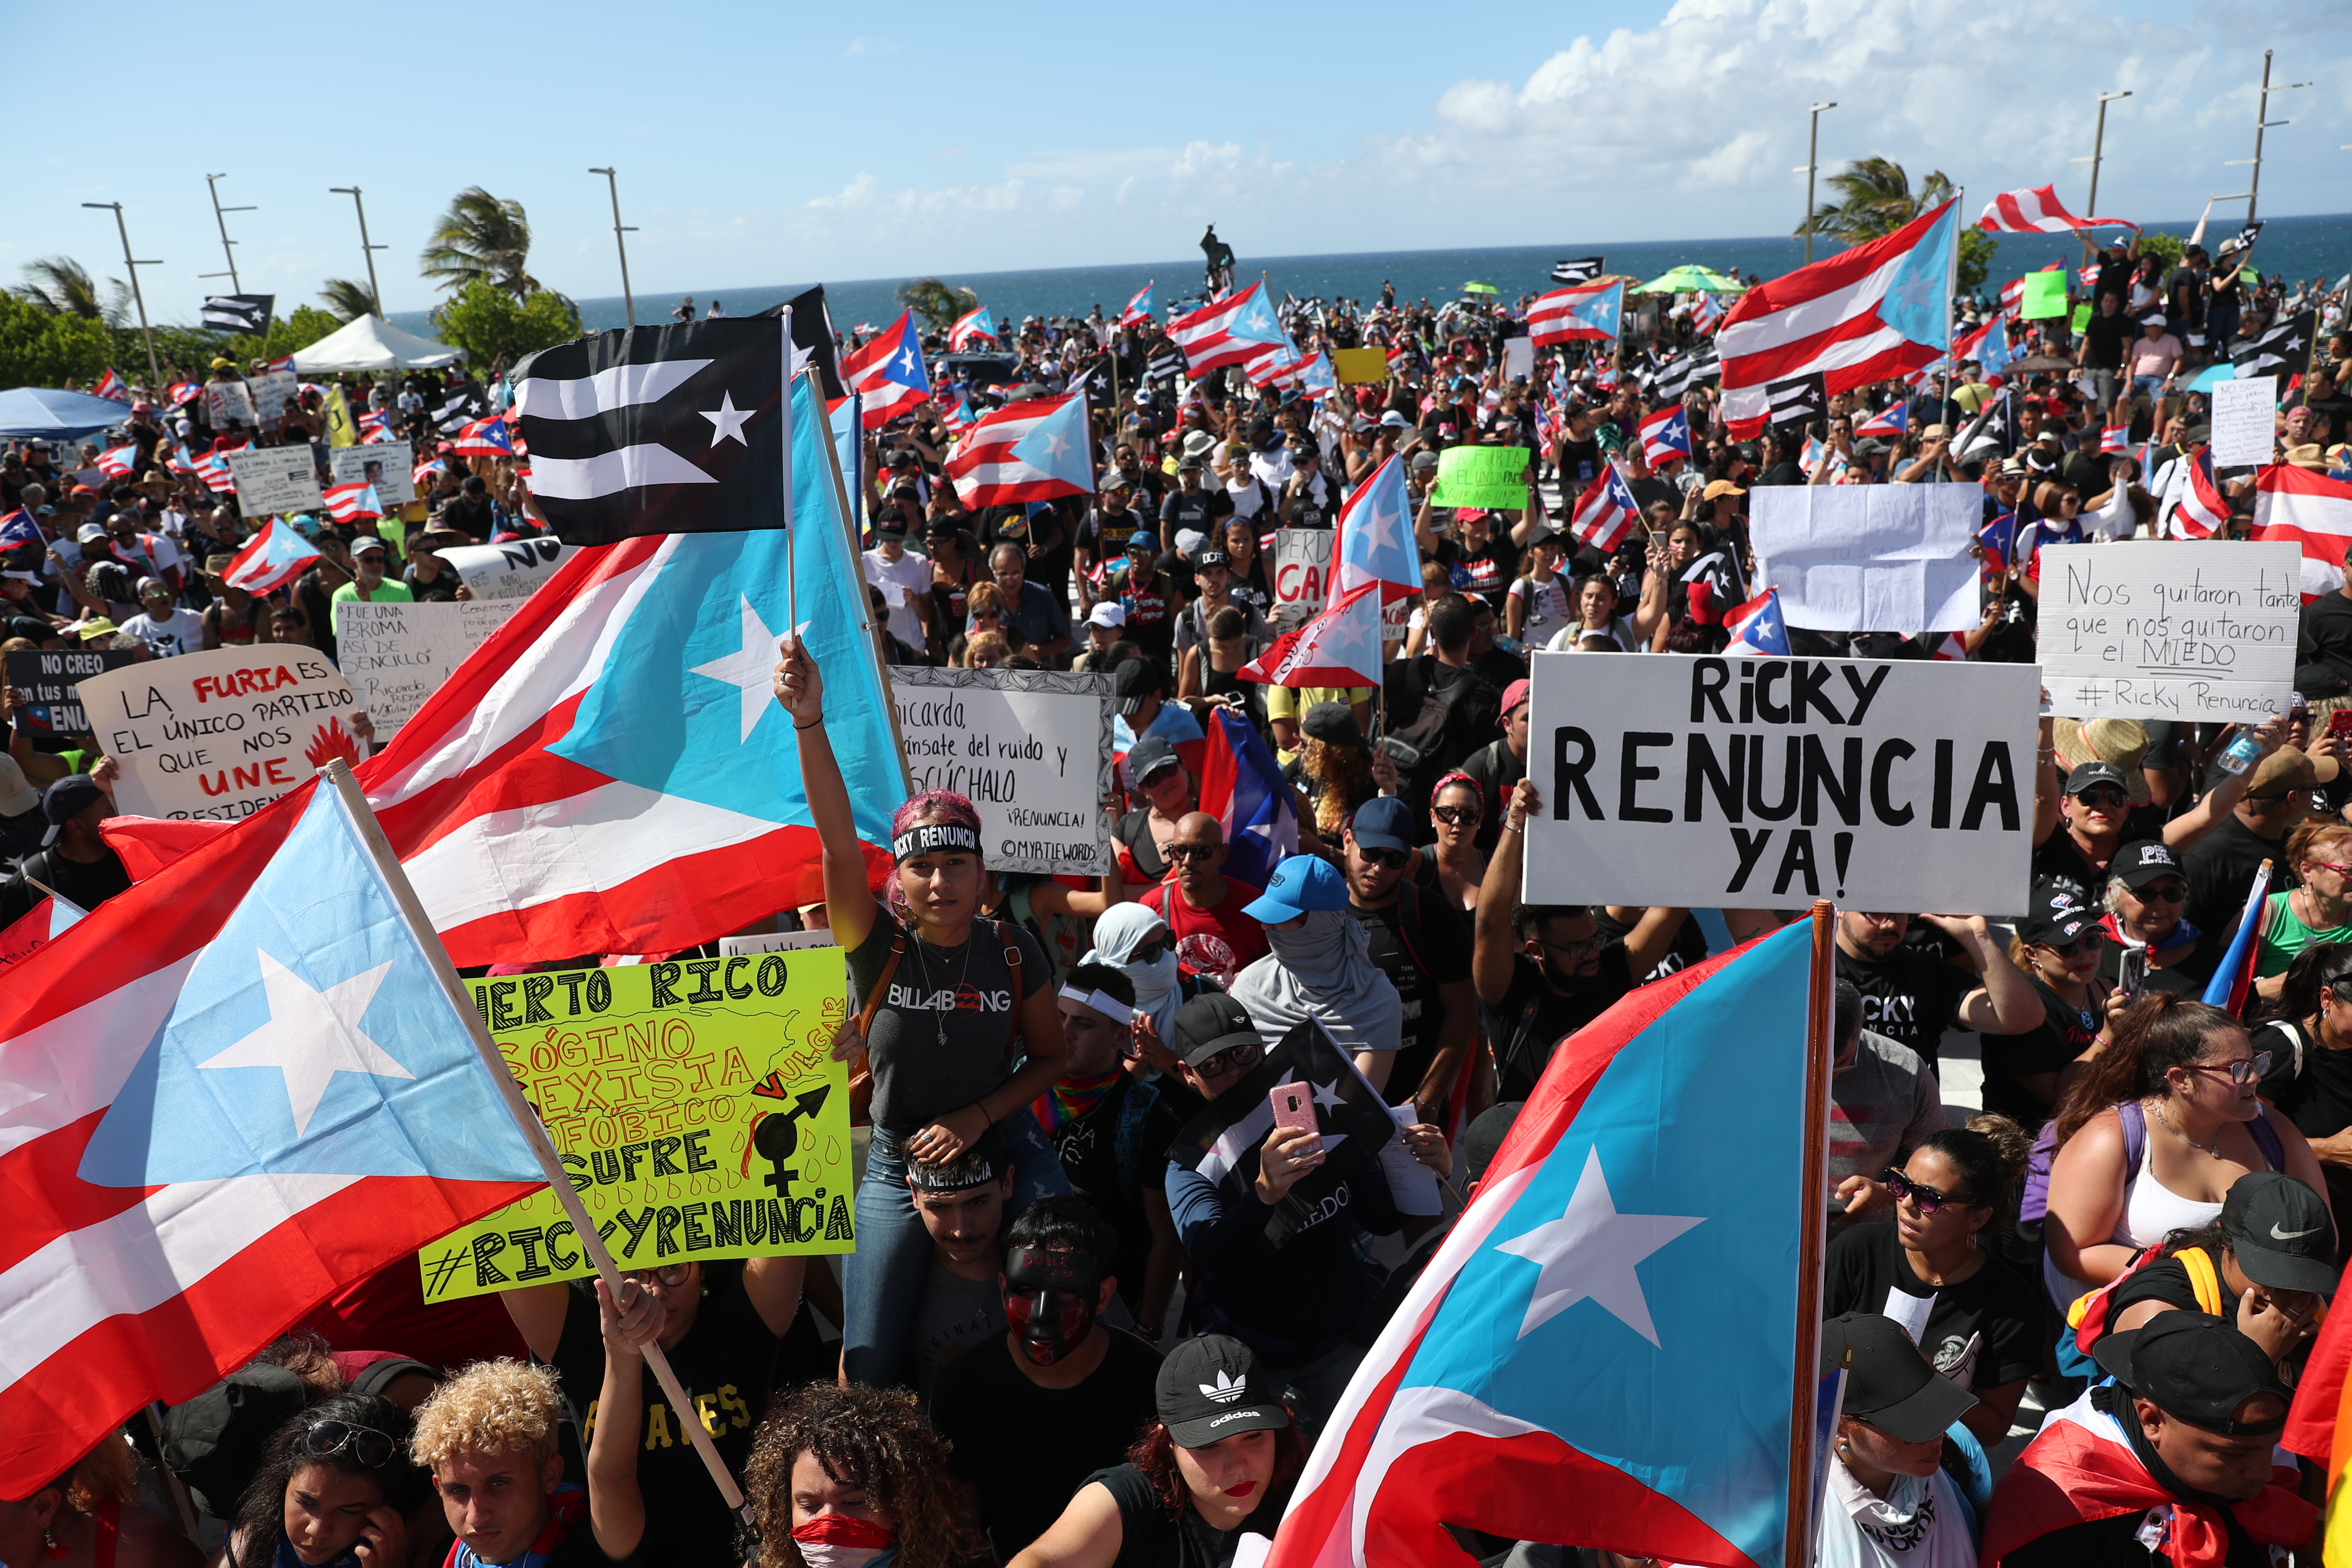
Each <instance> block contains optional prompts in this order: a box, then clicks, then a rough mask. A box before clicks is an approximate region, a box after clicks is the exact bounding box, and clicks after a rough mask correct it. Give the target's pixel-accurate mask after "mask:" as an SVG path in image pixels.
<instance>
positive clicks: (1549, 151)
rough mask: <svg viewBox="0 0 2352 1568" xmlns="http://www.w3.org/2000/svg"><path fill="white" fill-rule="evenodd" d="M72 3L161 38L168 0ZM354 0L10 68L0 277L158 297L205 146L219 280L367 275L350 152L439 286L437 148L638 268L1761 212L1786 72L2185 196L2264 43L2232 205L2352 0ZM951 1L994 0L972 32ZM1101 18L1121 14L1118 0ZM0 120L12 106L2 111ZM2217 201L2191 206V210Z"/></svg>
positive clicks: (1991, 169)
mask: <svg viewBox="0 0 2352 1568" xmlns="http://www.w3.org/2000/svg"><path fill="white" fill-rule="evenodd" d="M401 15H402V16H403V17H405V16H411V15H415V16H432V17H434V18H435V20H434V21H433V22H432V23H431V24H430V25H429V26H411V25H405V24H404V22H403V21H396V20H394V18H393V16H391V14H377V13H371V12H368V11H366V10H365V9H363V8H352V7H326V8H322V9H316V10H312V11H307V12H304V13H302V14H301V15H300V16H299V18H297V17H296V16H293V15H292V14H290V13H289V14H284V15H268V14H261V13H257V14H254V16H251V17H249V18H248V19H247V22H246V23H245V24H242V25H236V26H226V30H224V31H215V32H213V33H210V34H208V35H206V37H207V40H208V41H205V43H204V44H203V47H204V48H205V50H206V62H205V67H204V69H203V71H202V73H201V74H202V75H203V76H204V78H205V79H206V80H207V81H209V82H211V83H213V84H215V86H216V87H217V89H218V90H217V92H216V93H208V94H205V95H204V96H191V97H189V98H188V99H187V100H186V101H185V102H184V103H183V104H181V105H179V106H177V107H174V108H173V109H172V110H170V112H169V114H168V115H167V116H165V117H163V118H161V119H159V118H157V117H156V116H154V115H152V114H151V113H149V112H147V111H146V110H144V109H143V107H142V105H143V103H144V101H145V100H144V97H143V94H142V92H141V91H139V90H130V89H126V90H125V91H124V92H122V93H121V94H117V93H115V92H113V91H112V90H111V89H109V88H108V87H107V86H106V85H105V84H104V83H102V82H100V81H98V80H94V79H91V78H89V76H87V75H86V74H85V73H80V72H76V71H73V70H69V69H68V70H57V71H40V72H31V73H21V74H23V76H24V79H23V80H21V81H18V82H16V83H13V84H12V86H11V104H10V108H11V119H12V123H13V124H14V125H16V127H17V131H16V134H14V135H12V136H10V137H9V138H8V139H7V141H6V142H5V145H4V146H0V172H5V175H6V176H7V178H8V180H9V183H10V185H11V188H12V189H13V190H14V191H15V192H16V196H15V198H14V199H13V201H12V202H11V204H10V210H9V215H8V221H7V223H6V224H5V226H0V279H5V280H13V279H15V277H16V274H17V271H18V269H19V268H21V267H22V266H23V265H24V263H25V262H26V261H28V260H31V259H32V258H36V257H41V256H48V255H54V254H66V255H70V256H74V257H76V258H79V259H80V260H82V261H83V262H84V263H85V264H87V265H89V266H90V267H91V268H92V269H93V270H94V271H97V272H99V273H100V274H101V275H102V276H114V275H118V274H119V273H120V272H121V264H120V255H121V251H120V247H119V244H118V241H117V239H116V237H115V233H114V226H113V223H112V221H111V216H110V215H109V214H106V213H102V212H92V211H87V210H85V209H83V208H82V207H81V206H80V205H79V204H80V203H82V202H84V201H113V200H120V201H121V202H123V203H124V204H125V209H126V216H127V217H128V219H129V221H130V224H131V241H132V244H133V245H134V246H135V247H136V248H137V250H138V253H139V254H140V255H141V256H142V257H158V258H163V262H164V265H163V266H161V267H156V268H146V269H144V271H143V273H142V281H143V282H144V284H145V287H146V289H147V294H148V303H149V308H150V310H152V312H153V313H154V315H155V316H156V317H157V319H159V320H163V321H175V320H176V321H188V320H192V319H193V317H194V311H195V308H196V304H197V301H198V300H199V299H200V298H201V297H202V295H204V294H205V293H206V292H210V291H215V290H225V289H226V287H227V282H226V279H220V280H218V281H206V280H204V279H200V277H199V274H201V273H205V272H214V271H218V270H220V269H221V268H222V267H223V265H224V264H223V261H222V258H221V248H220V243H219V239H218V236H217V234H216V231H215V228H214V226H213V216H212V209H211V206H210V205H209V203H208V201H207V199H206V195H205V174H218V173H222V172H224V171H226V173H227V174H228V178H226V179H225V180H223V181H222V182H221V186H220V188H221V192H222V200H223V201H224V202H226V203H232V204H236V205H245V204H252V205H257V207H258V208H259V209H260V210H258V211H257V212H251V213H239V214H233V215H231V216H230V218H229V223H230V225H231V228H230V233H231V234H232V235H233V236H234V237H236V238H237V239H238V241H239V242H240V243H239V246H238V252H237V254H238V265H239V268H240V270H241V272H242V274H243V281H244V285H245V287H246V289H247V291H249V292H257V293H260V292H274V293H277V294H278V295H279V296H280V297H281V298H280V300H279V309H280V310H281V312H282V311H284V310H289V309H290V308H291V307H292V306H293V305H294V304H296V303H299V302H303V301H309V300H314V299H315V296H316V292H317V289H318V286H319V282H320V279H324V278H327V277H330V276H341V277H360V276H363V271H362V260H361V256H360V249H359V234H358V227H357V224H356V222H355V221H354V218H353V216H352V202H351V198H350V197H348V196H340V195H330V194H329V192H328V187H329V186H331V185H349V184H358V185H360V186H362V188H363V189H364V191H365V192H366V199H367V213H368V226H369V228H370V230H371V231H372V234H373V237H374V238H375V239H376V240H377V241H379V242H381V243H383V244H385V245H387V246H388V247H390V248H388V249H386V250H383V251H380V252H378V253H377V258H376V264H377V268H378V270H379V275H380V277H381V279H382V281H383V293H384V297H385V303H386V305H387V306H388V308H390V309H392V310H415V309H420V308H423V307H425V306H427V305H430V304H431V303H433V302H434V300H436V298H437V297H438V296H437V294H436V290H435V289H434V288H433V287H432V286H431V285H429V284H427V283H426V282H425V280H424V279H421V278H420V277H418V276H417V271H416V262H415V258H416V254H417V252H418V250H420V249H421V248H422V247H423V245H424V243H425V235H426V233H427V231H428V229H429V227H430V226H431V224H432V221H433V219H434V217H435V216H436V215H437V214H438V213H439V211H440V210H441V209H442V208H443V207H444V206H445V205H446V203H447V201H448V198H449V197H450V196H451V195H453V194H455V193H456V192H457V190H459V189H461V188H463V187H464V186H467V185H469V184H481V185H484V186H486V187H487V188H488V189H489V190H490V191H491V192H493V193H494V194H496V195H500V196H510V197H513V198H516V199H518V200H520V201H521V202H522V203H523V204H524V205H525V206H526V208H527V209H528V210H529V212H530V219H531V222H532V225H533V227H534V230H535V233H536V242H535V248H534V250H533V254H532V261H531V269H532V271H533V272H534V274H536V275H537V276H538V277H539V278H540V279H542V280H543V281H545V282H546V283H548V284H549V285H550V286H551V287H554V288H557V289H562V290H563V291H565V292H567V293H570V294H573V295H578V296H583V297H587V296H599V295H608V294H615V293H618V292H619V276H618V271H617V268H616V265H615V263H614V256H613V243H612V234H611V223H612V217H611V212H610V209H609V207H608V205H607V203H606V196H605V188H604V181H603V179H602V178H599V177H594V176H591V175H590V174H587V173H586V170H587V168H588V167H589V166H590V165H592V164H605V163H611V164H614V165H615V166H616V167H617V168H618V169H619V171H620V177H621V198H622V204H623V209H624V216H625V218H626V219H627V221H629V222H631V223H633V224H635V225H637V226H639V229H640V232H639V233H636V234H634V235H632V236H630V237H629V262H630V271H631V276H632V281H633V282H634V283H635V288H636V289H637V291H638V292H639V294H640V295H654V296H660V295H664V294H671V293H677V292H682V291H687V290H697V291H706V292H707V291H709V290H713V289H729V288H746V287H751V286H755V285H760V284H768V283H782V282H787V281H792V280H795V279H858V278H872V277H887V276H900V275H906V274H911V273H927V272H940V273H948V274H952V273H957V272H972V271H984V270H993V269H1000V268H1030V267H1052V266H1056V265H1065V264H1066V265H1093V264H1109V263H1117V262H1122V261H1141V260H1155V259H1160V258H1178V257H1183V256H1189V255H1191V254H1192V245H1193V242H1194V241H1195V240H1196V239H1197V238H1198V237H1199V235H1200V231H1201V227H1202V224H1203V222H1205V221H1209V220H1213V221H1215V222H1216V223H1217V225H1218V226H1219V231H1220V232H1221V233H1222V234H1223V235H1224V236H1225V237H1226V238H1228V239H1229V240H1231V241H1232V242H1233V243H1234V245H1235V246H1236V247H1238V248H1240V249H1242V250H1243V251H1244V252H1246V253H1252V254H1256V255H1261V256H1265V255H1286V254H1300V253H1314V252H1327V251H1367V250H1383V249H1394V250H1421V249H1432V248H1444V247H1457V246H1483V245H1540V244H1547V243H1550V242H1552V241H1554V240H1558V239H1562V238H1565V237H1569V236H1575V237H1584V238H1590V239H1597V240H1637V239H1663V238H1681V237H1732V236H1746V235H1756V234H1768V233H1785V232H1787V231H1788V230H1789V229H1790V228H1791V227H1793V226H1795V225H1796V223H1797V222H1798V221H1799V219H1800V218H1801V208H1802V205H1803V178H1802V176H1801V174H1794V173H1791V170H1792V169H1793V168H1794V167H1795V166H1796V165H1799V164H1801V163H1803V162H1804V157H1805V132H1806V119H1807V117H1806V109H1807V106H1808V105H1809V104H1810V103H1811V102H1812V101H1814V100H1816V99H1823V100H1836V101H1837V102H1838V104H1839V105H1840V107H1839V108H1838V109H1836V110H1832V111H1830V112H1829V113H1827V114H1824V115H1823V116H1822V163H1823V165H1824V166H1825V167H1833V166H1834V165H1835V164H1836V163H1839V162H1841V161H1842V160H1843V159H1845V158H1850V157H1857V156H1862V155H1864V154H1868V153H1881V154H1884V155H1886V156H1889V157H1892V158H1895V160H1897V161H1898V162H1900V163H1904V164H1905V165H1906V167H1907V168H1909V169H1910V170H1911V171H1912V173H1913V174H1914V176H1915V177H1916V176H1917V175H1919V174H1925V173H1926V172H1927V170H1929V169H1934V168H1940V169H1942V170H1943V171H1944V172H1945V173H1947V174H1949V175H1950V176H1951V177H1952V178H1953V179H1954V180H1955V181H1958V182H1959V183H1961V184H1965V185H1967V186H1968V187H1969V194H1970V198H1971V199H1970V206H1971V208H1972V209H1973V208H1974V207H1976V206H1977V205H1980V203H1979V195H1987V196H1989V195H1991V194H1992V193H1994V192H1996V191H1999V190H2001V189H2006V188H2011V187H2014V186H2021V185H2032V184H2042V183H2044V182H2046V181H2052V180H2054V181H2056V182H2057V185H2058V189H2059V192H2060V194H2061V195H2062V196H2063V197H2065V198H2066V199H2067V200H2068V201H2069V202H2070V203H2071V204H2073V205H2075V206H2076V208H2077V210H2080V204H2081V203H2082V200H2083V197H2084V185H2085V181H2086V171H2085V170H2084V169H2083V168H2081V167H2079V166H2076V165H2074V164H2072V163H2069V162H2068V160H2069V159H2070V158H2073V157H2076V156H2082V155H2085V154H2087V153H2089V151H2090V143H2091V126H2092V119H2093V115H2094V99H2095V93H2096V91H2097V89H2100V88H2102V87H2105V88H2129V89H2133V92H2134V95H2135V96H2134V97H2133V98H2131V99H2129V100H2125V101H2123V102H2121V103H2118V104H2116V105H2115V106H2114V107H2113V108H2112V109H2111V110H2110V111H2109V115H2108V123H2107V132H2108V133H2107V163H2106V164H2105V171H2104V173H2103V174H2102V176H2101V181H2100V203H2099V205H2100V206H2101V207H2102V208H2103V209H2105V211H2104V212H2103V214H2102V215H2101V216H2121V217H2126V218H2137V219H2142V220H2155V219H2170V218H2179V217H2184V216H2186V217H2193V216H2195V215H2196V213H2197V212H2198V210H2199V209H2200V207H2202V206H2203V205H2204V203H2205V199H2206V198H2207V197H2208V196H2210V195H2215V194H2217V193H2224V192H2230V191H2242V190H2243V189H2244V185H2243V184H2242V181H2243V179H2244V175H2245V171H2244V170H2243V169H2236V168H2230V167H2226V166H2224V160H2226V159H2231V158H2244V157H2247V156H2249V155H2251V153H2252V122H2253V118H2254V110H2253V84H2254V83H2255V82H2256V81H2257V80H2258V79H2259V78H2260V75H2261V70H2262V50H2263V47H2266V46H2267V47H2275V48H2277V49H2278V50H2279V52H2280V58H2279V62H2278V66H2277V69H2276V71H2275V77H2276V79H2278V80H2281V81H2288V80H2305V79H2310V80H2314V81H2316V82H2318V83H2320V84H2321V85H2320V86H2317V87H2314V88H2308V89H2304V90H2302V91H2299V92H2293V93H2288V94H2286V95H2285V96H2284V98H2281V99H2276V100H2273V109H2272V116H2273V119H2277V118H2280V117H2288V118H2292V119H2293V121H2294V124H2293V125H2292V126H2290V127H2288V128H2286V129H2284V130H2278V131H2273V132H2271V133H2270V139H2269V144H2268V146H2267V147H2266V149H2265V153H2266V162H2265V164H2264V167H2263V212H2264V213H2265V214H2266V215H2269V216H2284V215H2288V214H2295V213H2321V212H2338V211H2343V210H2346V209H2347V208H2352V195H2347V192H2352V152H2345V151H2341V150H2340V148H2341V146H2342V144H2343V143H2346V142H2352V110H2347V107H2346V106H2345V104H2344V102H2343V100H2342V98H2341V95H2340V94H2339V93H2337V92H2336V90H2335V89H2334V85H2333V84H2340V83H2341V82H2342V81H2343V80H2345V79H2346V77H2347V68H2352V7H2347V6H2345V5H2340V4H2324V5H2304V6H2298V7H2289V6H2285V5H2276V4H2271V3H2267V0H2255V3H2252V4H2234V5H2228V6H2226V7H2224V6H2221V5H2200V4H2191V3H2184V0H2155V3H2147V0H2143V3H2140V4H2132V5H2123V4H2117V3H2116V0H2067V3H2065V4H2052V3H2051V0H1908V3H1907V4H1895V5H1889V4H1886V3H1885V0H1681V3H1679V4H1676V5H1655V4H1651V5H1595V4H1590V3H1586V0H1571V3H1569V4H1553V5H1540V6H1537V5H1528V6H1494V7H1477V6H1466V7H1465V6H1455V7H1438V8H1432V7H1430V6H1428V5H1402V4H1395V3H1392V0H1367V3H1364V4H1359V5H1351V6H1349V7H1346V8H1345V9H1340V8H1338V7H1326V6H1315V7H1302V8H1300V9H1299V10H1298V11H1297V12H1293V11H1291V10H1289V9H1288V8H1287V7H1276V8H1274V9H1272V10H1269V11H1264V12H1259V11H1255V10H1252V11H1249V12H1246V13H1235V14H1230V15H1229V14H1224V13H1220V14H1219V15H1218V16H1217V17H1216V18H1215V19H1214V20H1213V22H1211V21H1200V22H1196V23H1194V24H1187V23H1186V22H1185V21H1184V20H1183V19H1182V17H1183V15H1184V14H1183V13H1181V12H1169V11H1165V10H1153V9H1151V8H1148V7H1147V8H1143V9H1140V10H1135V9H1116V8H1111V7H1105V6H1103V5H1075V4H1064V3H1059V0H1048V3H1045V4H1028V5H1021V6H1018V7H1014V8H1012V9H1009V10H996V11H989V10H987V9H984V8H983V9H982V10H981V11H979V12H975V11H974V10H973V9H972V8H971V7H970V6H969V5H930V4H900V5H888V6H883V5H850V6H844V5H829V6H824V7H812V6H807V5H732V4H722V5H703V6H695V7H681V8H680V9H678V10H677V11H674V12H673V11H668V10H667V9H666V8H650V9H649V8H647V7H644V6H641V5H617V4H608V3H604V0H594V3H588V4H570V5H562V6H556V5H546V4H542V3H538V0H517V3H513V4H508V5H496V6H467V7H464V8H458V7H453V6H440V7H428V8H426V9H425V10H423V11H418V12H410V13H402V14H401ZM975 16H983V17H985V16H995V17H999V18H1002V19H1003V20H1004V22H1005V23H1006V24H1007V25H1005V26H998V27H996V28H994V29H992V30H991V31H989V32H987V33H985V34H983V35H982V37H979V38H977V39H974V38H972V37H970V36H969V35H968V32H967V29H968V28H969V27H970V26H971V22H972V20H973V18H974V17H975ZM110 17H111V20H110V29H109V30H110V32H112V33H113V34H115V35H116V36H118V37H131V38H138V39H142V40H145V42H146V46H147V47H149V48H151V49H152V48H153V47H163V48H167V49H168V48H172V47H178V46H177V45H176V44H173V43H172V42H170V40H172V39H173V38H175V37H178V38H183V39H184V40H185V41H187V42H188V43H190V44H192V45H193V44H194V43H195V42H196V37H195V36H194V35H190V34H188V33H187V32H186V28H187V27H188V22H187V20H186V17H185V16H184V13H183V12H182V11H181V10H180V9H178V8H167V7H165V6H163V5H150V4H144V3H134V4H131V5H128V6H126V7H123V8H122V9H121V10H120V11H119V12H117V13H111V14H110ZM1114 18H1115V22H1114ZM27 128H32V129H31V130H30V131H29V132H28V131H27ZM2233 210H2242V208H2237V209H2232V208H2230V207H2223V208H2219V209H2217V213H2228V212H2231V211H2233Z"/></svg>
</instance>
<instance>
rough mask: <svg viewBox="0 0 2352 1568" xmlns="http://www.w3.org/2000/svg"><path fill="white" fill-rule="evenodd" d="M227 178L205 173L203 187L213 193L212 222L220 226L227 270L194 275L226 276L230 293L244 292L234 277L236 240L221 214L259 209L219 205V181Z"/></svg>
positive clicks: (201, 276) (242, 286)
mask: <svg viewBox="0 0 2352 1568" xmlns="http://www.w3.org/2000/svg"><path fill="white" fill-rule="evenodd" d="M227 178H228V176H227V175H226V174H206V175H205V189H206V190H208V191H210V192H212V194H213V222H215V223H216V224H218V225H219V226H220V237H221V254H222V255H223V256H226V257H227V258H228V270H227V271H226V272H199V273H198V274H196V276H197V277H199V278H226V279H228V287H229V292H230V293H232V294H242V293H244V292H245V285H244V284H242V283H240V282H238V281H237V277H236V241H235V240H233V239H231V238H230V237H228V219H227V218H226V216H223V215H224V214H227V213H249V212H257V211H259V210H260V209H259V208H257V207H225V206H223V205H220V183H221V182H222V181H223V180H226V179H227Z"/></svg>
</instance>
